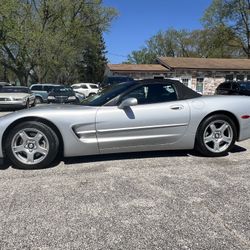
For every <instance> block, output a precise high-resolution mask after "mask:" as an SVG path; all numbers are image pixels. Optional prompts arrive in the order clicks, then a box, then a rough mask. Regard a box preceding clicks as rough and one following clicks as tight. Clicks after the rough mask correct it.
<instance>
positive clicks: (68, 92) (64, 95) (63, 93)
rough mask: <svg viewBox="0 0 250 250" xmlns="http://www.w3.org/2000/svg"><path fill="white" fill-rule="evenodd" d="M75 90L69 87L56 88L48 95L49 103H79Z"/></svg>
mask: <svg viewBox="0 0 250 250" xmlns="http://www.w3.org/2000/svg"><path fill="white" fill-rule="evenodd" d="M77 102H78V99H77V97H76V94H75V92H74V90H73V89H72V88H71V87H68V86H55V87H54V88H53V89H52V90H51V92H50V93H49V95H48V103H77Z"/></svg>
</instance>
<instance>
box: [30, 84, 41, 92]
mask: <svg viewBox="0 0 250 250" xmlns="http://www.w3.org/2000/svg"><path fill="white" fill-rule="evenodd" d="M31 90H35V91H36V90H37V91H41V90H42V86H41V85H34V86H32V88H31Z"/></svg>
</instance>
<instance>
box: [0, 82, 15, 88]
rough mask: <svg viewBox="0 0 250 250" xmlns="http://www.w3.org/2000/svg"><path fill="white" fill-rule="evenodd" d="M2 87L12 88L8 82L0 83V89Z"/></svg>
mask: <svg viewBox="0 0 250 250" xmlns="http://www.w3.org/2000/svg"><path fill="white" fill-rule="evenodd" d="M3 86H12V84H11V83H8V82H0V88H1V87H3Z"/></svg>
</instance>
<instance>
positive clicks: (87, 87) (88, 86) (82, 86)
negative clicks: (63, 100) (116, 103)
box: [71, 83, 99, 97]
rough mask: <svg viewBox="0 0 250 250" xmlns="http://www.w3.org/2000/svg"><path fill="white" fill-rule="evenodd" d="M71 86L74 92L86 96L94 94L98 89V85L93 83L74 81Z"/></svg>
mask: <svg viewBox="0 0 250 250" xmlns="http://www.w3.org/2000/svg"><path fill="white" fill-rule="evenodd" d="M71 87H72V88H73V90H74V91H75V92H78V93H81V94H84V95H85V96H86V97H88V96H90V95H95V94H97V92H98V91H99V86H98V85H97V84H94V83H76V84H73V85H72V86H71Z"/></svg>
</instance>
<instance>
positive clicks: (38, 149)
mask: <svg viewBox="0 0 250 250" xmlns="http://www.w3.org/2000/svg"><path fill="white" fill-rule="evenodd" d="M36 153H40V154H42V155H47V154H48V149H47V148H43V147H41V146H38V147H37V149H36Z"/></svg>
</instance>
